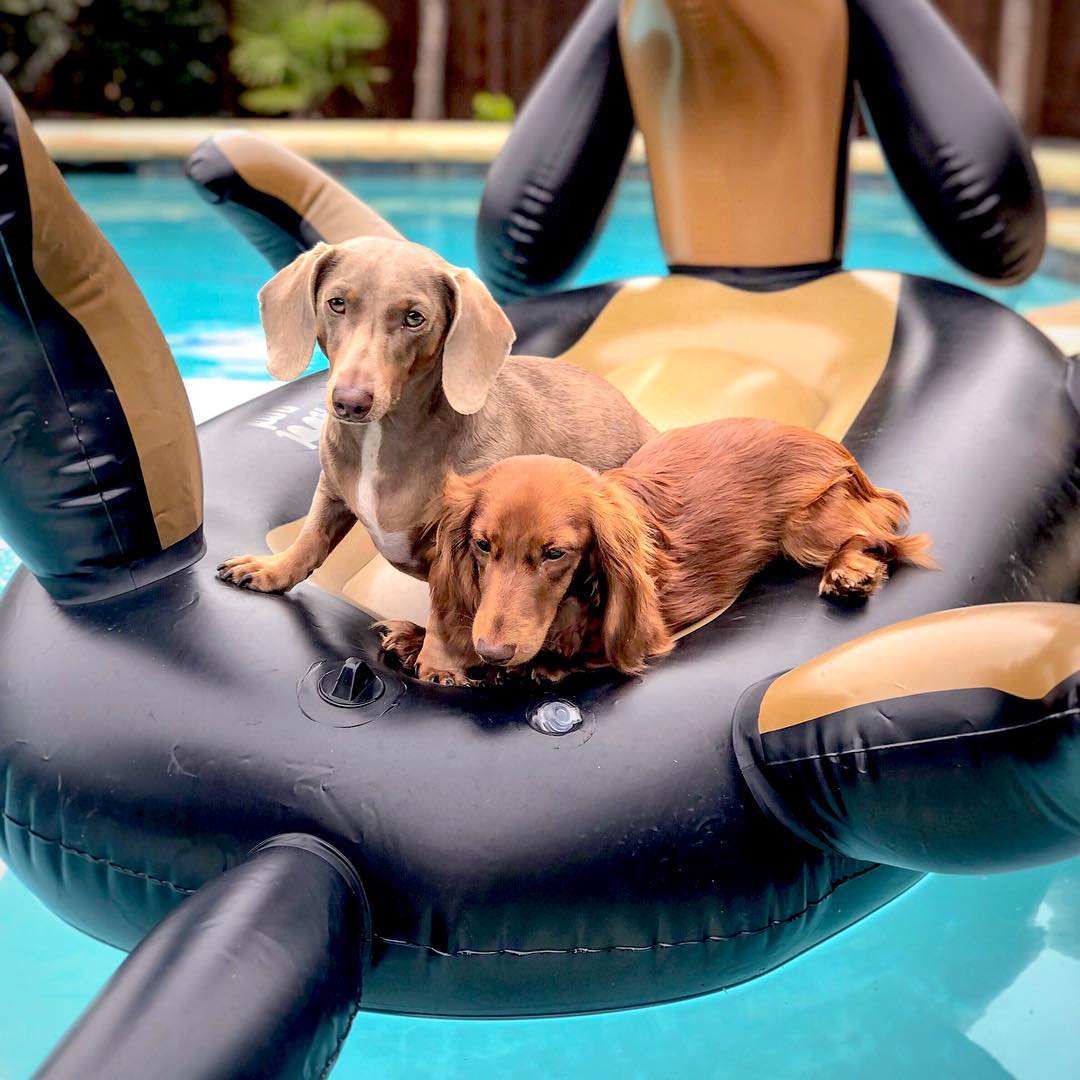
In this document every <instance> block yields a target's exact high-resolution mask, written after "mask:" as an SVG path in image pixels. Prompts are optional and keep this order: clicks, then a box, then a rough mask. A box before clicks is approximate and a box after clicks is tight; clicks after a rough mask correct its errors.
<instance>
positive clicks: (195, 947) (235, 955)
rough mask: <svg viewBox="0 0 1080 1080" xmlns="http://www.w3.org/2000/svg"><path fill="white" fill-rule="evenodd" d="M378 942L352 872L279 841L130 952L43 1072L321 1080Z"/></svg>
mask: <svg viewBox="0 0 1080 1080" xmlns="http://www.w3.org/2000/svg"><path fill="white" fill-rule="evenodd" d="M369 941H370V931H369V917H368V910H367V901H366V899H365V896H364V891H363V889H362V887H361V885H360V881H359V879H358V878H357V877H356V874H355V873H354V871H353V869H352V867H351V866H350V865H349V864H348V863H347V862H346V860H345V859H344V858H343V857H342V856H341V855H340V854H338V852H337V851H336V850H335V849H334V848H332V847H331V846H330V845H329V844H326V843H324V842H323V841H321V840H318V839H316V838H315V837H312V836H306V835H302V834H289V835H286V836H278V837H275V838H273V839H272V840H268V841H266V842H265V843H264V844H261V845H260V846H259V847H257V848H256V849H255V850H254V851H253V852H252V854H251V856H250V857H249V858H248V859H247V861H246V862H244V863H243V864H241V865H240V866H238V867H236V868H234V869H232V870H229V871H228V872H227V873H225V874H223V875H222V876H221V877H219V878H216V879H215V880H213V881H211V882H209V883H208V884H207V885H204V886H203V887H202V888H201V889H200V890H199V891H198V892H197V893H195V894H194V895H192V896H191V897H190V898H189V899H187V900H185V901H184V903H183V904H181V905H180V906H179V907H178V908H177V909H176V910H175V911H174V912H173V913H172V914H171V915H169V916H168V918H166V919H164V920H163V921H162V922H161V923H159V924H158V926H157V927H156V928H155V929H154V930H153V931H152V933H150V934H149V935H148V936H147V937H146V938H145V939H144V940H143V941H142V942H141V944H140V945H139V946H138V948H136V949H135V951H134V952H133V953H132V954H131V955H130V956H129V957H128V958H127V959H126V960H125V961H124V963H123V964H122V965H121V966H120V969H119V970H118V971H117V972H116V974H115V975H114V976H113V977H112V979H111V980H110V981H109V983H108V985H107V986H106V987H105V989H104V990H103V991H102V992H101V993H100V994H99V995H98V997H97V998H96V1000H95V1001H94V1002H93V1004H92V1005H91V1006H90V1008H89V1009H87V1011H86V1012H85V1013H84V1014H83V1016H82V1018H81V1019H80V1020H79V1021H78V1022H77V1023H76V1025H75V1026H74V1027H73V1028H72V1029H71V1031H69V1032H68V1034H67V1036H66V1037H65V1039H64V1041H63V1042H62V1043H61V1044H60V1046H59V1047H57V1049H56V1050H55V1051H54V1052H53V1054H52V1055H51V1056H50V1057H49V1059H48V1060H47V1061H46V1062H45V1064H44V1065H43V1066H42V1067H41V1069H40V1070H39V1071H38V1073H37V1074H36V1077H37V1080H69V1078H70V1080H74V1078H75V1077H78V1078H79V1080H118V1078H120V1077H137V1076H153V1077H157V1078H158V1080H191V1078H192V1077H204V1078H211V1077H213V1078H214V1080H239V1078H241V1077H244V1078H247V1077H251V1078H253V1080H254V1078H256V1077H257V1078H259V1080H274V1078H277V1077H280V1078H281V1080H318V1078H321V1077H324V1076H326V1075H327V1074H328V1073H329V1071H330V1068H331V1066H332V1064H333V1062H334V1060H335V1058H336V1057H337V1054H338V1051H339V1050H340V1048H341V1045H342V1043H343V1041H344V1039H345V1036H346V1034H347V1033H348V1030H349V1025H350V1023H351V1022H352V1017H353V1014H354V1012H355V1010H356V1006H357V1002H358V1001H359V997H360V985H361V972H362V967H363V961H364V958H365V955H366V952H367V947H368V943H369Z"/></svg>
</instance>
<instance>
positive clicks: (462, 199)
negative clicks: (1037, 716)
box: [0, 171, 1080, 1080]
mask: <svg viewBox="0 0 1080 1080" xmlns="http://www.w3.org/2000/svg"><path fill="white" fill-rule="evenodd" d="M69 179H70V184H71V187H72V188H73V190H74V191H75V194H76V197H77V198H78V199H79V201H80V202H81V203H82V204H83V206H84V207H85V208H86V210H87V211H88V212H89V213H90V215H91V217H93V218H94V219H95V220H96V221H97V222H98V223H99V224H100V226H101V227H102V229H103V230H104V231H105V233H106V234H107V235H108V237H109V239H110V240H111V241H112V243H113V244H114V245H115V246H116V248H117V249H118V251H119V252H120V255H121V257H122V258H123V259H124V260H125V262H126V263H127V264H128V266H129V268H130V269H131V271H132V273H133V274H134V276H135V279H136V280H137V281H138V283H139V284H140V286H141V287H142V288H143V290H144V292H145V293H146V295H147V298H148V300H149V302H150V305H151V307H152V308H153V310H154V312H155V314H156V315H157V317H158V319H159V321H160V322H161V324H162V326H163V328H164V329H165V332H166V334H167V336H168V338H169V340H170V343H171V344H172V347H173V350H174V352H175V354H176V357H177V360H178V362H179V364H180V368H181V372H182V374H183V375H184V378H185V381H186V383H187V385H188V387H189V391H190V393H191V395H192V398H193V402H194V406H195V409H196V412H197V414H198V415H199V416H200V417H205V416H207V415H210V414H211V413H212V412H214V411H219V410H220V409H221V408H222V407H225V406H227V405H228V404H230V403H231V402H233V401H235V400H238V399H239V398H241V397H243V396H248V395H250V394H253V393H256V392H258V391H259V390H260V389H261V388H262V387H263V386H265V385H269V384H268V383H267V381H266V379H265V376H264V373H263V368H262V365H263V346H262V337H261V333H260V331H259V327H258V313H257V308H256V303H255V293H256V291H257V289H258V287H259V286H260V285H261V284H262V283H263V281H264V280H265V279H266V277H267V276H268V271H267V269H266V267H265V265H264V264H263V263H262V262H261V260H260V259H259V257H258V256H257V255H255V254H254V252H253V251H252V250H251V248H250V247H249V246H248V245H247V244H246V243H245V242H244V241H242V240H241V239H240V238H239V237H238V236H237V235H236V234H235V233H233V232H232V231H231V230H230V229H228V228H227V227H226V226H225V225H224V224H223V223H222V222H221V221H219V219H218V218H217V217H216V216H215V214H214V213H213V211H212V210H211V209H210V208H209V207H206V206H205V205H204V204H203V203H201V202H200V201H198V200H197V199H196V198H195V196H194V194H193V192H192V191H191V190H190V188H189V187H188V185H187V182H186V181H184V180H183V179H181V178H179V177H177V176H176V175H175V174H168V173H166V174H161V175H155V174H153V173H150V174H140V175H135V176H127V175H124V176H111V175H99V174H86V175H78V176H74V177H71V178H69ZM348 183H349V184H350V186H351V187H353V188H354V190H356V191H358V192H360V193H362V194H363V195H364V196H365V197H366V198H367V199H368V200H369V201H370V202H371V203H372V204H373V205H374V206H375V207H376V208H377V209H379V210H380V211H381V212H383V213H384V214H386V215H387V216H388V217H390V218H391V219H392V220H393V221H394V223H395V224H396V225H397V226H398V227H399V228H400V229H402V231H403V232H405V233H406V234H407V235H408V236H410V237H411V238H413V239H415V240H418V241H420V242H422V243H426V244H429V245H431V246H432V247H435V248H437V249H438V250H439V251H441V252H442V253H443V254H444V255H445V256H446V257H447V258H448V259H450V260H451V261H453V262H457V263H462V264H470V263H473V262H474V259H473V250H472V226H473V221H474V220H475V213H476V206H477V201H478V198H479V191H480V180H479V179H478V178H477V177H476V176H473V175H469V174H449V175H448V174H446V173H445V172H443V171H436V172H433V173H432V174H431V175H424V174H422V173H417V174H410V175H408V176H407V177H403V176H400V175H388V174H385V173H376V174H373V175H368V176H360V175H354V176H351V177H349V178H348ZM847 261H848V263H849V265H851V266H878V267H889V268H894V269H900V270H907V271H910V272H914V273H922V274H928V275H930V276H936V277H943V278H948V279H949V280H955V281H965V280H966V279H965V278H964V277H963V275H961V274H959V273H958V272H956V271H954V270H953V269H952V268H951V267H950V266H949V265H948V264H947V263H946V262H945V260H944V259H943V257H941V256H940V255H939V254H938V253H937V252H936V250H935V249H933V248H932V246H931V245H930V244H929V243H928V241H927V240H926V239H925V237H924V236H923V235H922V233H921V231H920V229H919V228H918V226H917V225H916V223H915V222H914V220H913V219H912V217H911V215H910V214H909V213H908V211H907V210H906V208H905V207H904V205H903V204H902V203H901V202H900V201H899V199H898V198H897V197H896V195H895V194H894V193H893V192H892V191H891V189H890V188H889V187H888V186H887V185H886V184H884V183H878V182H874V183H868V184H864V185H861V186H860V187H858V188H857V190H856V194H855V198H854V200H853V207H852V216H851V221H850V224H849V245H848V260H847ZM662 269H663V261H662V257H661V254H660V248H659V244H658V242H657V238H656V230H655V227H654V225H653V219H652V208H651V203H650V201H649V194H648V187H647V184H646V183H645V182H644V180H642V179H640V178H634V177H631V178H630V179H629V180H628V182H627V183H626V184H625V185H624V187H623V190H622V193H621V195H620V198H619V202H618V205H617V207H616V210H615V214H614V217H613V219H612V221H611V222H610V223H609V225H608V228H607V230H606V232H605V235H604V237H603V239H602V241H601V243H600V244H599V246H598V247H597V249H596V251H595V252H594V254H593V256H592V258H591V259H590V262H589V264H588V266H587V267H586V269H585V271H584V273H583V274H582V276H581V279H580V280H581V282H582V283H587V282H590V281H602V280H605V279H607V278H611V277H617V276H621V275H625V274H629V273H654V272H656V273H658V272H661V271H662ZM969 284H970V282H969ZM987 291H989V292H991V294H992V295H995V296H997V297H998V298H999V299H1001V300H1003V301H1004V302H1006V303H1009V304H1011V305H1013V306H1017V307H1019V308H1021V309H1025V308H1029V307H1036V306H1040V305H1042V304H1048V303H1054V302H1057V301H1061V300H1066V299H1070V298H1072V297H1075V296H1078V295H1080V286H1078V285H1076V284H1072V283H1069V282H1066V281H1062V280H1059V279H1057V278H1054V277H1052V276H1046V275H1040V276H1037V277H1036V278H1035V279H1033V280H1032V281H1030V282H1028V283H1026V284H1025V285H1024V286H1022V287H1020V288H1019V289H1013V290H1007V291H1004V292H1002V291H1001V290H987ZM14 565H15V561H14V558H13V556H12V555H11V553H10V552H9V551H7V550H6V549H4V548H3V547H2V545H0V585H2V583H3V582H4V581H5V580H6V579H7V577H8V576H9V575H10V573H11V570H12V569H13V567H14ZM121 959H122V955H121V954H120V953H118V952H117V951H116V950H113V949H111V948H109V947H107V946H104V945H101V944H99V943H97V942H94V941H91V940H89V939H88V938H86V937H85V936H83V935H82V934H79V933H77V932H76V931H74V930H72V929H70V928H69V927H67V926H66V925H64V924H63V923H61V922H60V921H59V920H58V919H57V918H56V917H55V916H53V915H51V914H50V913H49V912H48V911H46V910H45V909H44V908H42V907H41V905H40V904H38V903H37V901H36V900H35V899H34V898H33V897H32V896H31V895H30V894H29V893H28V892H27V891H26V890H25V889H24V888H23V887H22V885H20V884H19V882H17V881H16V880H15V878H14V877H13V875H11V874H10V873H5V871H4V868H3V865H2V864H0V1080H21V1078H23V1077H26V1076H28V1075H29V1074H30V1072H31V1071H32V1070H33V1068H34V1067H35V1066H36V1065H37V1064H39V1063H40V1061H41V1060H42V1058H43V1057H44V1056H45V1055H46V1054H47V1053H48V1051H49V1050H50V1049H51V1048H52V1046H53V1045H54V1044H55V1042H56V1040H57V1039H58V1038H59V1037H60V1036H61V1035H62V1034H63V1032H64V1031H65V1029H66V1028H67V1027H68V1025H69V1024H70V1023H71V1022H72V1021H73V1020H74V1019H75V1018H76V1016H77V1015H78V1014H79V1013H80V1012H81V1010H82V1009H83V1008H84V1007H85V1006H86V1004H87V1003H88V1002H89V1001H90V999H91V998H92V997H93V995H94V993H95V992H96V991H97V990H98V989H99V988H100V987H101V986H102V985H103V983H104V982H105V981H106V979H107V978H108V976H109V975H110V973H111V972H112V971H113V970H114V969H115V967H116V966H117V964H118V963H119V962H120V961H121ZM1078 1015H1080V860H1076V861H1073V862H1069V863H1065V864H1063V865H1061V866H1058V867H1052V868H1047V869H1042V870H1036V871H1030V872H1026V873H1020V874H1008V875H1002V876H998V877H994V878H981V877H973V878H945V877H938V876H934V877H930V878H928V879H926V880H925V881H923V882H922V883H921V884H919V885H918V886H916V888H915V889H913V890H911V891H910V892H909V893H907V894H906V895H905V896H903V897H901V898H900V899H899V900H897V901H894V902H893V903H892V904H890V905H889V906H888V907H887V908H886V909H885V910H884V911H882V912H879V913H878V914H877V915H874V916H872V917H871V918H869V919H866V920H864V921H863V922H861V923H860V924H859V925H858V926H856V927H855V928H853V929H852V930H849V931H847V932H846V933H844V934H843V935H841V936H840V937H839V938H837V939H834V940H833V941H830V942H827V943H826V944H825V945H823V946H820V947H819V948H817V949H815V950H813V951H812V952H811V953H810V954H808V955H806V956H803V957H800V958H799V959H798V960H796V961H794V962H792V963H790V964H788V965H786V966H785V967H783V968H781V969H780V970H778V971H776V972H774V973H772V974H771V975H768V976H766V977H765V978H763V979H759V980H757V981H755V982H753V983H751V984H750V985H748V986H745V987H739V988H736V989H735V990H730V991H727V992H725V993H722V994H715V995H711V996H709V997H704V998H698V999H696V1000H693V1001H688V1002H683V1003H680V1004H676V1005H668V1006H663V1007H660V1008H652V1009H643V1010H634V1011H630V1012H624V1013H617V1014H611V1015H606V1016H598V1017H582V1018H576V1019H564V1020H540V1021H514V1022H500V1023H487V1022H479V1021H471V1022H465V1023H458V1022H451V1021H434V1020H412V1019H408V1018H402V1017H388V1016H371V1015H366V1014H361V1015H360V1016H359V1017H358V1018H357V1021H356V1025H355V1027H354V1034H353V1037H352V1038H350V1039H349V1041H348V1042H347V1043H346V1045H345V1050H344V1052H343V1054H342V1058H341V1061H340V1063H339V1065H338V1067H337V1068H336V1069H335V1071H334V1074H333V1075H334V1077H335V1078H337V1077H342V1078H360V1077H364V1078H365V1080H404V1078H417V1080H419V1078H421V1077H423V1078H446V1080H450V1078H454V1080H465V1078H469V1080H495V1078H499V1080H502V1078H504V1077H514V1078H517V1077H521V1078H524V1080H534V1078H535V1080H540V1078H551V1077H556V1078H567V1080H584V1078H590V1080H592V1078H606V1077H608V1076H619V1077H620V1080H659V1078H660V1077H664V1078H667V1077H672V1076H675V1077H688V1078H698V1077H725V1078H727V1077H731V1078H743V1077H754V1078H755V1080H763V1078H772V1077H776V1078H789V1077H790V1078H792V1080H796V1078H798V1080H803V1078H807V1077H822V1078H825V1077H828V1078H830V1080H836V1078H838V1077H844V1078H849V1077H855V1078H860V1077H864V1076H869V1075H873V1076H874V1077H875V1080H892V1078H894V1077H895V1078H898V1080H899V1078H906V1077H915V1076H920V1077H927V1076H932V1077H937V1076H949V1077H958V1078H962V1080H966V1078H976V1080H982V1078H987V1080H990V1078H1001V1077H1008V1076H1014V1077H1018V1078H1020V1080H1063V1078H1066V1077H1070V1078H1071V1077H1073V1076H1075V1075H1077V1072H1078V1069H1080V1066H1078V1063H1080V1025H1078V1024H1077V1023H1076V1017H1077V1016H1078ZM177 1022H178V1023H183V1018H182V1017H177ZM118 1080H119V1078H118Z"/></svg>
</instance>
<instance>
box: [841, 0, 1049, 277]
mask: <svg viewBox="0 0 1080 1080" xmlns="http://www.w3.org/2000/svg"><path fill="white" fill-rule="evenodd" d="M848 8H849V10H850V12H851V62H852V68H853V72H854V76H855V81H856V82H857V83H858V86H859V90H860V91H861V93H862V99H863V103H864V104H865V106H866V109H867V111H868V112H869V115H870V118H871V119H872V121H873V125H874V131H875V133H876V135H877V138H878V140H879V142H880V143H881V147H882V150H884V152H885V156H886V158H887V159H888V161H889V165H890V167H891V168H892V171H893V175H894V176H895V177H896V180H897V182H898V183H899V184H900V186H901V187H902V188H903V189H904V194H905V195H907V197H908V198H909V199H910V200H911V204H912V206H914V208H915V210H916V211H917V212H918V214H919V216H920V217H921V218H922V220H923V222H924V223H925V224H926V227H927V228H928V229H929V230H930V232H931V234H932V235H933V236H934V238H935V239H936V240H937V242H938V243H939V244H941V246H942V247H943V248H944V249H945V251H946V252H947V253H948V254H949V255H950V256H951V257H952V258H953V259H955V260H956V262H958V263H959V264H960V265H961V266H962V267H964V269H966V270H970V271H971V272H972V273H973V274H978V275H979V276H980V277H984V278H989V279H991V280H993V281H1000V282H1002V283H1006V284H1007V283H1011V282H1016V281H1022V280H1023V279H1024V278H1026V277H1028V276H1029V275H1030V274H1032V273H1034V272H1035V268H1036V267H1037V266H1038V265H1039V259H1040V258H1042V253H1043V248H1044V246H1045V243H1046V208H1045V205H1044V201H1043V194H1042V187H1041V186H1040V184H1039V179H1038V175H1037V174H1036V172H1035V165H1034V162H1033V161H1032V160H1031V154H1030V153H1029V152H1028V148H1027V145H1026V143H1025V141H1024V137H1023V134H1022V133H1021V131H1020V129H1019V127H1018V126H1017V124H1016V121H1015V120H1013V118H1012V116H1011V115H1010V114H1009V111H1008V110H1007V109H1006V108H1005V105H1004V104H1003V103H1002V101H1001V99H1000V98H999V97H998V96H997V92H996V91H995V90H994V87H993V84H992V83H991V82H990V80H989V79H988V78H987V77H986V75H985V74H984V73H983V71H982V69H981V68H980V67H979V65H978V64H977V63H976V62H975V60H974V59H972V57H971V55H970V54H969V53H968V52H967V50H966V49H965V48H964V46H963V45H962V44H961V43H960V41H959V40H958V39H957V38H956V36H955V35H954V34H953V32H952V31H951V30H950V29H949V27H948V26H947V25H946V23H945V21H944V20H943V19H942V18H941V16H940V15H939V14H938V13H937V11H936V10H935V9H934V7H933V6H932V5H931V4H930V3H929V2H928V0H849V2H848Z"/></svg>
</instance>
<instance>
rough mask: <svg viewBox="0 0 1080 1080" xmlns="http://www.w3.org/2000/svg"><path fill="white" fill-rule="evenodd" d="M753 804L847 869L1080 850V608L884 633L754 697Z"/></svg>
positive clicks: (743, 721)
mask: <svg viewBox="0 0 1080 1080" xmlns="http://www.w3.org/2000/svg"><path fill="white" fill-rule="evenodd" d="M734 738H735V747H736V753H737V755H738V759H739V765H740V767H741V769H742V773H743V777H744V778H745V779H746V781H747V783H748V784H749V785H750V788H751V790H752V792H753V794H754V797H755V798H756V800H757V802H758V804H759V805H760V806H761V807H762V809H763V810H765V811H766V812H767V813H769V814H771V815H772V816H773V817H774V818H776V819H778V820H779V821H781V822H782V823H783V824H784V825H786V826H787V827H788V828H790V829H791V830H792V831H793V832H795V833H796V834H797V835H798V836H800V837H802V838H803V839H804V840H807V841H809V842H810V843H812V844H815V845H817V846H818V847H821V848H825V849H826V850H828V851H832V852H837V853H840V854H842V855H847V856H849V857H850V858H853V859H862V860H866V861H868V862H876V863H885V864H888V865H890V866H897V867H905V868H908V869H911V870H933V871H939V872H943V873H986V872H989V871H994V870H1014V869H1020V868H1023V867H1028V866H1036V865H1039V864H1042V863H1048V862H1053V861H1055V860H1057V859H1064V858H1067V857H1069V856H1071V855H1076V854H1078V853H1080V787H1078V786H1077V783H1076V777H1077V774H1078V770H1080V606H1077V605H1075V604H1042V603H1016V604H989V605H985V606H982V607H970V608H960V609H957V610H954V611H944V612H940V613H938V614H934V615H926V616H923V617H922V618H918V619H912V620H911V621H909V622H903V623H898V624H896V625H895V626H890V627H886V628H885V629H882V630H878V631H876V632H874V633H871V634H867V635H866V636H864V637H861V638H856V639H855V640H854V641H851V642H848V643H847V644H845V645H841V646H840V647H839V648H836V649H833V650H832V651H831V652H827V653H825V654H824V655H822V656H820V657H817V658H816V659H814V660H810V661H808V662H807V663H805V664H801V665H800V666H799V667H797V668H794V669H792V670H791V671H789V672H787V673H786V674H783V675H781V676H779V677H774V678H771V679H766V680H765V681H763V682H761V683H759V684H757V685H756V686H754V687H751V688H750V689H749V690H748V691H747V692H746V694H744V696H743V698H742V699H741V701H740V702H739V705H738V707H737V710H736V722H735V729H734Z"/></svg>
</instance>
